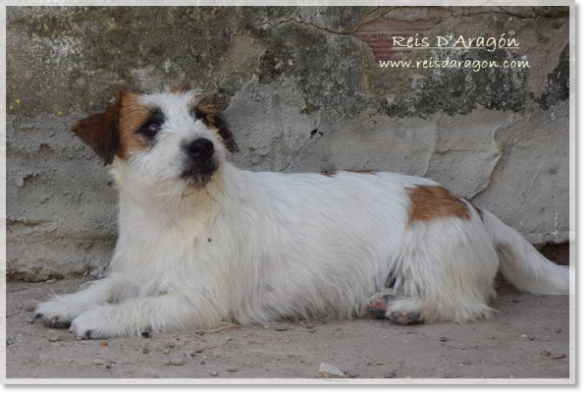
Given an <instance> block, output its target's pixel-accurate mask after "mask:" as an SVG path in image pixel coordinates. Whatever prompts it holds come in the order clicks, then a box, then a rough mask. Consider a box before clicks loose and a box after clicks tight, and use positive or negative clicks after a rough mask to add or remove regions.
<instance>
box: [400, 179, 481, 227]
mask: <svg viewBox="0 0 586 395" xmlns="http://www.w3.org/2000/svg"><path fill="white" fill-rule="evenodd" d="M407 194H408V195H409V198H411V209H410V211H409V222H408V224H409V225H411V224H413V223H414V222H416V221H422V222H427V221H432V220H435V219H440V218H449V217H455V218H461V219H470V211H469V210H468V205H467V204H466V202H464V201H463V200H462V199H460V198H459V197H458V196H456V195H455V194H453V193H452V192H450V191H449V190H447V189H446V188H444V187H442V186H441V185H418V186H416V187H413V188H407Z"/></svg>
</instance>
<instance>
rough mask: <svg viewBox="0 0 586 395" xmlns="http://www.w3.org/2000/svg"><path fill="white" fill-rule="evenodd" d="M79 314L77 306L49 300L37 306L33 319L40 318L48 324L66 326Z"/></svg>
mask: <svg viewBox="0 0 586 395" xmlns="http://www.w3.org/2000/svg"><path fill="white" fill-rule="evenodd" d="M79 314H80V311H79V309H78V308H77V306H75V305H73V304H71V303H67V302H62V301H59V300H51V301H48V302H43V303H40V304H39V305H38V306H37V308H36V310H35V319H36V320H42V321H43V323H45V325H48V326H52V327H61V328H66V327H68V326H69V324H70V323H71V321H73V319H74V318H75V317H77V316H78V315H79Z"/></svg>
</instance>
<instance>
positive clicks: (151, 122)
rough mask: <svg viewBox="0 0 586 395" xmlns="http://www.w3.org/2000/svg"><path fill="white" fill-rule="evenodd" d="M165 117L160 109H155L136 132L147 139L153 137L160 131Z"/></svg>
mask: <svg viewBox="0 0 586 395" xmlns="http://www.w3.org/2000/svg"><path fill="white" fill-rule="evenodd" d="M164 121H165V117H164V116H163V113H162V112H161V111H160V110H156V111H154V112H153V114H152V115H151V116H150V117H149V119H148V120H147V121H146V122H145V123H144V124H143V126H142V127H141V128H140V129H139V130H138V133H140V134H142V135H143V136H144V137H146V138H147V139H149V140H150V139H154V138H155V136H156V135H157V133H159V132H160V131H161V128H162V125H163V122H164Z"/></svg>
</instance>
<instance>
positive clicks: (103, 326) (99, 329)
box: [69, 306, 117, 340]
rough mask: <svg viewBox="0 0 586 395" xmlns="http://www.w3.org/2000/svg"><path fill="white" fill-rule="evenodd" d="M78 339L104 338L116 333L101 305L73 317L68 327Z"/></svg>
mask: <svg viewBox="0 0 586 395" xmlns="http://www.w3.org/2000/svg"><path fill="white" fill-rule="evenodd" d="M69 332H71V333H73V334H74V335H75V337H76V338H77V339H78V340H87V339H104V338H108V337H113V336H116V335H117V331H116V328H114V327H113V325H112V323H111V320H110V319H109V317H108V312H107V310H106V308H104V307H103V306H100V307H95V308H93V309H91V310H88V311H86V312H85V313H83V314H81V315H80V316H79V317H77V318H75V319H74V320H73V322H72V323H71V326H70V327H69Z"/></svg>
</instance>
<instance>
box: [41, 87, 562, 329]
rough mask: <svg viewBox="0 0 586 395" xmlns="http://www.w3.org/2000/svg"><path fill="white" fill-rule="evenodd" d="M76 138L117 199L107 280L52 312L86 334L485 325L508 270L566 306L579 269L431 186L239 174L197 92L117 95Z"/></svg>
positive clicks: (378, 178)
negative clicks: (108, 176)
mask: <svg viewBox="0 0 586 395" xmlns="http://www.w3.org/2000/svg"><path fill="white" fill-rule="evenodd" d="M73 131H74V132H75V133H76V134H77V135H78V136H79V137H80V138H81V139H82V140H83V141H84V142H85V143H87V144H88V145H90V146H91V147H92V148H93V149H94V150H95V152H96V153H97V154H98V155H99V156H101V157H102V158H103V159H104V160H105V162H106V164H111V165H112V167H111V172H112V175H113V176H114V178H115V181H116V185H117V187H118V189H119V192H120V206H119V216H120V220H119V222H120V225H119V227H120V229H119V239H118V243H117V246H116V250H115V254H114V257H113V260H112V263H111V265H110V266H109V272H108V274H107V276H106V278H104V279H102V280H98V281H95V282H92V283H90V284H89V285H88V286H86V287H85V288H84V289H82V290H80V291H79V292H77V293H75V294H71V295H64V296H57V297H55V298H54V299H52V300H50V301H48V302H45V303H41V304H40V305H39V306H38V308H37V310H36V317H37V318H41V319H43V320H44V321H45V322H47V323H48V324H54V325H69V324H70V331H72V332H73V333H74V334H76V335H77V336H79V337H82V338H103V337H111V336H125V335H134V334H143V335H144V333H149V332H151V331H152V332H155V333H156V332H171V331H183V330H197V329H205V328H214V327H217V326H219V325H221V324H222V323H224V322H235V323H239V324H243V325H246V324H255V323H266V322H271V321H275V320H279V319H286V318H293V317H304V318H312V317H344V318H350V317H353V316H361V315H364V314H365V313H368V312H369V311H370V312H374V313H376V312H377V311H379V312H380V311H382V314H380V315H381V316H386V317H387V318H388V319H390V321H392V322H393V323H397V324H409V323H421V322H438V321H455V322H460V323H463V322H466V321H474V320H479V319H485V318H488V317H490V316H491V313H492V312H493V309H491V307H490V306H489V303H490V300H491V299H492V298H494V297H495V295H496V293H495V290H494V283H493V282H494V278H495V275H496V273H497V270H499V269H500V270H501V271H502V272H503V273H504V275H505V276H506V278H508V279H509V280H510V281H511V282H512V283H513V284H514V285H516V286H517V287H518V288H519V289H520V290H523V291H527V292H531V293H535V294H545V295H560V294H568V292H569V287H570V269H569V268H568V267H563V266H558V265H556V264H554V263H552V262H550V261H548V260H547V259H545V258H544V257H543V256H542V255H541V254H539V253H538V252H537V251H536V250H535V249H534V248H533V247H532V246H531V245H530V244H529V243H528V242H527V241H525V240H524V239H523V237H522V236H521V235H520V234H519V233H518V232H516V231H515V230H513V229H511V228H510V227H508V226H506V225H504V224H503V223H502V222H501V221H500V220H499V219H497V218H496V217H495V216H494V215H492V214H490V213H489V212H486V211H484V210H480V209H476V208H475V207H474V206H472V205H471V204H470V203H469V202H467V201H466V200H464V199H461V198H459V197H457V196H456V195H454V194H452V193H451V192H449V191H448V190H447V189H445V188H443V187H442V186H440V185H438V184H437V183H436V182H434V181H430V180H427V179H423V178H418V177H412V176H406V175H402V174H393V173H386V172H372V173H368V174H360V173H355V172H348V171H340V172H336V173H326V174H317V173H316V174H282V173H265V172H250V171H245V170H240V169H238V168H236V167H234V166H233V165H231V164H230V163H229V162H228V161H227V155H228V153H229V152H230V151H234V150H235V149H236V144H235V142H234V139H233V136H232V134H231V132H230V130H229V129H228V125H227V123H226V122H225V120H224V119H223V117H222V116H221V114H220V113H219V112H218V111H217V110H216V109H215V107H214V106H212V105H210V104H208V103H206V101H205V100H204V99H202V97H201V96H200V95H198V93H197V92H196V91H194V90H192V89H190V88H189V87H183V88H182V89H165V90H161V91H157V92H155V93H152V94H136V93H132V92H130V91H128V90H123V91H121V92H119V93H118V94H117V96H116V101H115V103H114V104H113V105H112V106H111V107H110V108H108V109H107V110H106V111H105V112H104V113H100V114H94V115H91V116H89V117H88V118H85V119H83V120H81V121H79V122H78V123H77V124H76V125H75V126H74V128H73Z"/></svg>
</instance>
